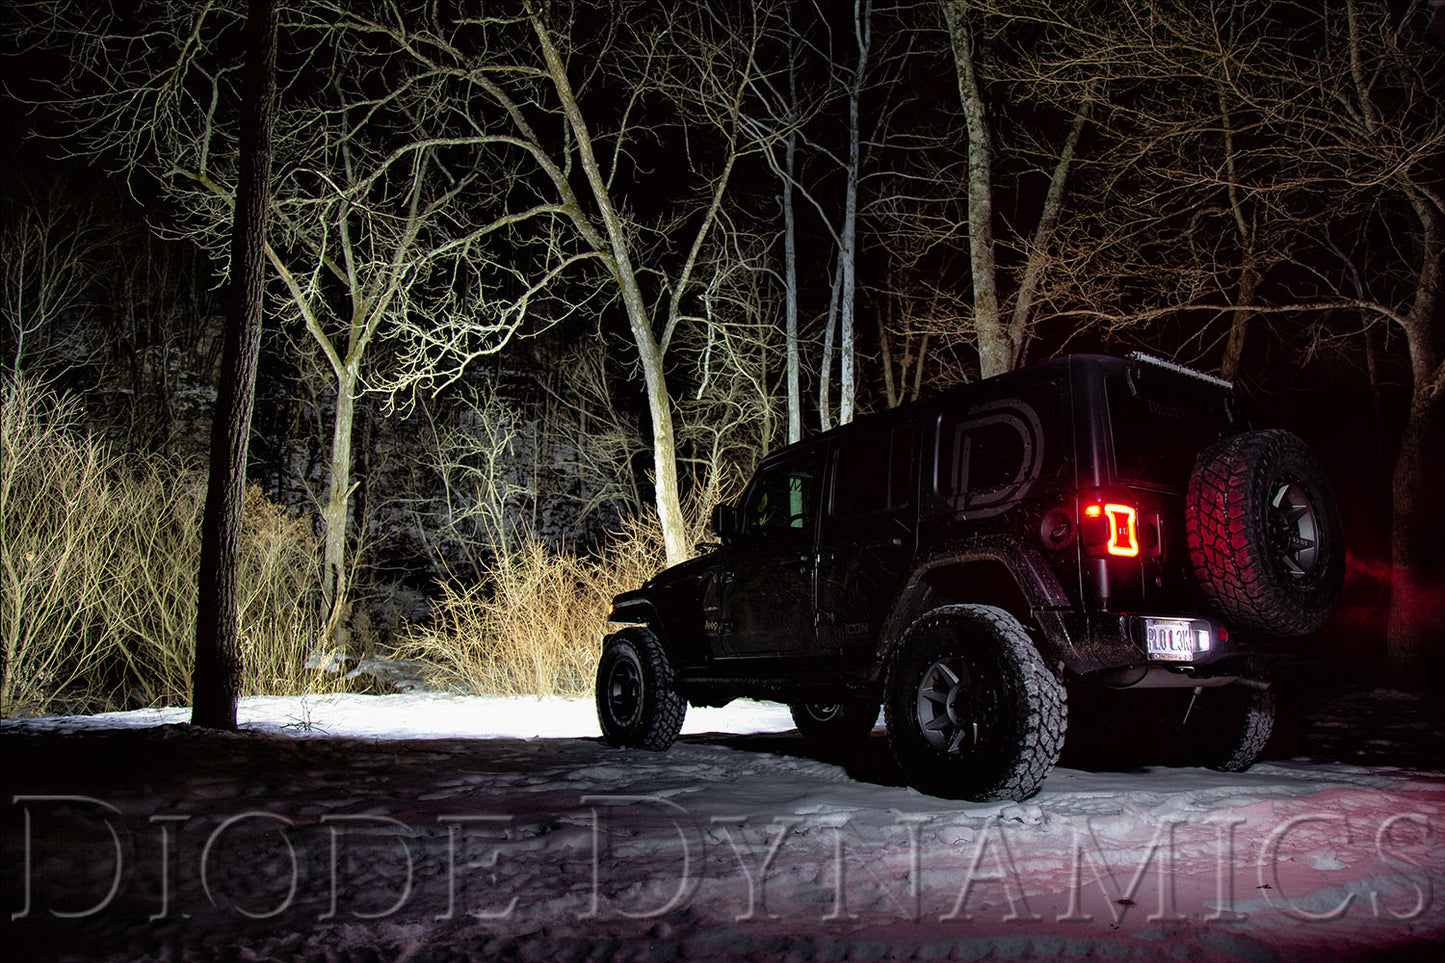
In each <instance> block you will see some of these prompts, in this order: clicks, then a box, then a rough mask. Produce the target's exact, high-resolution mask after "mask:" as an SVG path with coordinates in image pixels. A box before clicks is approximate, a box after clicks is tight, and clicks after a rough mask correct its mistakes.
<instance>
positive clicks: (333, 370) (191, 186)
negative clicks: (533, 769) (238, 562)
mask: <svg viewBox="0 0 1445 963" xmlns="http://www.w3.org/2000/svg"><path fill="white" fill-rule="evenodd" d="M385 12H386V13H387V14H388V16H389V17H390V18H391V19H383V20H369V19H365V18H363V17H361V16H359V15H355V14H353V12H352V11H351V10H350V9H349V8H343V7H340V6H337V5H330V4H324V3H315V4H302V5H297V6H288V7H284V8H283V9H282V15H281V23H282V28H281V34H280V42H281V44H282V46H283V51H284V56H283V57H282V58H281V60H280V63H281V66H280V68H279V75H278V107H277V115H276V122H275V132H274V145H275V146H274V153H275V157H276V174H275V177H274V183H273V185H272V188H273V195H274V196H273V205H272V211H273V217H272V220H271V224H270V227H269V229H268V233H267V243H266V247H265V251H266V255H267V259H268V260H269V262H270V265H271V268H272V270H273V272H274V276H276V277H277V278H279V281H280V285H281V290H282V292H283V297H282V298H281V299H279V301H278V304H279V305H280V308H281V315H282V320H283V321H285V322H288V324H290V325H295V326H297V327H299V328H300V329H301V330H304V331H305V332H306V335H305V338H306V339H307V341H309V343H310V345H311V347H312V349H313V350H314V351H315V352H316V353H317V354H318V355H319V356H320V358H321V359H322V361H323V366H324V368H325V369H326V370H327V371H329V373H330V379H331V388H330V392H329V394H330V396H331V397H330V402H329V403H330V407H331V409H332V418H331V425H332V429H331V442H330V459H329V470H328V472H327V492H326V494H325V495H324V496H323V497H322V499H321V504H320V514H321V517H322V519H323V521H324V525H325V547H324V562H325V575H324V583H323V590H324V595H325V601H326V604H327V607H328V610H329V611H330V612H331V615H332V620H331V621H332V624H333V627H334V629H335V630H336V632H337V634H338V641H339V642H341V643H342V644H343V645H344V644H345V627H346V599H347V572H348V565H347V556H348V522H349V519H350V514H351V512H350V503H351V497H352V492H353V487H354V486H353V482H352V479H351V466H352V434H353V427H354V421H355V406H356V403H357V399H358V397H359V396H360V394H361V392H362V390H363V387H364V384H365V381H364V379H365V377H366V365H367V362H368V359H369V358H370V349H371V347H372V345H373V344H374V342H375V341H376V339H377V338H378V337H384V336H388V335H392V334H395V335H396V336H398V337H405V336H407V335H408V334H409V333H410V334H414V333H415V332H416V331H417V330H418V328H417V326H416V325H415V324H414V322H415V320H416V319H417V318H420V317H427V318H432V319H434V324H433V326H434V327H435V328H437V329H445V328H446V327H447V326H448V325H453V326H454V325H455V320H456V318H457V317H458V316H459V315H466V316H467V327H466V341H465V345H464V346H463V347H464V350H465V351H467V352H468V353H469V354H470V355H477V354H483V353H488V352H492V351H496V350H498V349H499V348H500V347H501V346H503V345H505V344H506V343H507V341H508V340H509V338H510V336H511V334H512V333H513V332H514V331H515V330H516V329H517V327H518V326H520V325H521V324H522V323H523V322H524V321H525V320H526V307H527V304H528V291H527V289H526V285H525V284H523V285H520V286H519V285H517V284H511V285H510V286H509V284H508V282H509V281H513V280H515V278H514V276H513V272H512V268H511V267H510V266H509V265H502V266H499V265H498V264H497V262H496V260H495V259H494V258H493V257H491V256H490V254H491V252H490V251H489V250H488V249H487V247H486V245H485V244H484V243H483V242H484V240H485V239H486V238H488V237H490V236H492V235H496V234H498V233H499V232H500V233H502V234H505V233H506V232H509V231H512V230H514V229H516V227H517V226H518V225H519V224H520V223H521V222H523V221H526V220H528V219H529V218H538V219H544V220H545V219H547V218H551V217H555V216H556V215H558V213H559V212H558V210H557V207H556V205H552V206H543V207H541V208H538V209H530V210H524V211H521V212H513V211H506V212H504V213H503V214H501V215H499V216H497V217H495V218H490V219H487V218H483V219H482V220H481V221H478V220H476V218H475V215H476V213H477V212H479V211H481V212H485V211H486V210H487V209H488V207H489V205H490V206H491V207H495V206H496V205H495V203H494V202H495V199H496V197H497V193H498V191H499V190H504V188H501V187H499V186H498V185H499V184H505V181H506V177H507V174H508V172H507V171H505V170H503V171H491V170H488V169H487V168H486V165H485V164H482V163H481V162H479V160H478V158H477V151H478V150H479V148H480V146H481V144H482V143H483V141H482V140H481V139H479V138H478V137H477V136H476V134H475V131H474V130H472V129H471V128H470V127H461V128H458V127H457V126H456V124H457V121H458V112H457V111H456V110H454V109H450V108H449V104H450V101H451V98H452V97H453V96H454V95H455V94H456V91H455V89H453V88H454V85H455V84H456V83H457V79H456V78H455V77H454V76H451V75H449V74H447V73H446V72H444V71H432V70H431V69H430V66H429V65H428V64H426V63H424V62H421V61H419V60H418V58H416V57H412V56H405V57H397V56H396V51H395V50H394V49H392V48H389V47H388V46H387V45H386V43H379V42H378V38H382V39H386V40H390V41H391V42H393V43H395V42H397V41H399V40H400V41H403V42H404V41H405V40H406V38H408V37H409V36H411V34H412V31H413V29H414V28H413V26H412V24H411V23H410V21H409V20H407V19H403V14H402V13H401V12H400V11H398V10H396V9H389V10H387V11H385ZM17 15H18V17H19V18H20V19H21V20H22V23H23V30H24V31H25V33H24V36H25V41H26V42H27V43H28V44H29V45H31V46H32V47H34V48H37V49H51V50H57V51H64V52H66V53H67V54H68V57H67V60H66V62H67V64H68V68H67V70H66V71H65V72H64V73H63V74H62V75H61V76H59V77H58V78H55V79H54V87H53V89H52V90H51V91H50V92H49V94H48V96H46V97H45V98H44V99H45V100H46V101H47V102H49V103H50V104H52V105H54V106H57V107H59V108H60V112H61V113H60V116H61V117H62V118H63V119H65V120H67V121H68V122H69V127H68V129H67V130H66V131H65V133H64V134H63V135H62V137H63V143H64V144H65V145H66V146H67V147H69V148H70V149H71V150H73V151H75V152H76V153H79V154H83V155H85V156H88V157H94V158H98V159H101V160H104V161H105V162H107V163H110V164H113V165H115V166H116V167H118V168H119V169H120V170H121V171H122V172H123V173H124V174H126V175H127V176H128V177H129V178H131V179H132V181H133V183H135V185H136V189H137V190H138V191H140V190H144V191H147V192H149V191H153V190H156V189H159V191H160V192H161V194H162V196H163V198H164V201H165V204H166V211H167V216H166V217H165V218H164V219H163V220H162V221H161V222H160V223H159V224H158V226H159V227H160V228H161V229H162V230H163V232H164V233H166V234H167V235H171V236H177V237H182V238H185V239H188V240H191V241H194V242H196V243H198V244H201V245H202V246H204V247H205V248H206V249H208V250H209V251H210V252H211V253H212V254H213V256H214V257H215V259H216V260H217V262H218V263H225V251H226V245H227V242H228V233H229V224H230V221H231V216H232V209H233V206H234V203H235V182H236V156H237V149H236V144H237V136H238V135H237V124H238V119H239V111H238V105H239V95H238V92H237V90H236V75H237V71H238V63H237V57H238V47H237V44H236V43H235V42H234V40H233V39H232V38H233V37H234V35H235V34H236V33H237V32H238V31H239V30H240V29H241V24H242V21H243V18H242V16H241V13H240V11H239V10H238V5H237V3H236V0H229V2H218V3H207V4H200V3H197V4H193V5H184V4H181V5H170V4H155V5H146V6H145V7H144V8H143V9H142V10H140V11H139V12H136V13H135V14H134V15H133V16H132V15H126V16H122V15H119V14H115V13H111V12H108V11H106V10H104V9H99V10H96V9H79V8H64V9H63V10H59V11H57V10H56V9H54V8H53V7H51V5H49V4H35V5H22V6H19V7H17ZM443 26H450V27H455V25H454V24H452V25H439V24H437V23H432V24H431V27H432V28H433V32H434V33H437V32H440V31H441V30H442V27H443ZM493 175H495V176H493ZM506 246H507V248H508V250H509V256H510V253H511V252H512V251H515V249H516V248H518V247H525V245H521V244H519V243H518V242H517V241H516V240H514V239H509V242H508V244H507V245H506ZM537 251H540V253H537V256H538V257H539V258H542V259H543V260H545V259H546V257H547V256H548V252H547V250H546V247H545V244H540V245H538V246H534V247H532V248H526V254H528V255H532V254H534V253H536V252H537ZM425 330H427V332H428V333H427V335H426V337H431V334H430V329H429V328H428V329H425ZM410 343H411V345H412V350H411V352H410V354H408V355H407V356H406V357H405V358H404V361H405V363H406V364H407V365H408V370H410V371H414V370H415V369H416V367H417V366H419V365H422V364H425V363H426V362H427V361H428V360H429V355H428V353H427V347H428V345H429V343H430V342H428V341H427V340H426V338H422V339H419V340H418V339H417V338H413V339H412V341H411V342H410ZM447 343H448V345H449V347H456V346H457V345H458V343H459V342H458V339H456V338H454V337H450V336H448V338H447Z"/></svg>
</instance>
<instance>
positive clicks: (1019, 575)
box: [876, 535, 1073, 666]
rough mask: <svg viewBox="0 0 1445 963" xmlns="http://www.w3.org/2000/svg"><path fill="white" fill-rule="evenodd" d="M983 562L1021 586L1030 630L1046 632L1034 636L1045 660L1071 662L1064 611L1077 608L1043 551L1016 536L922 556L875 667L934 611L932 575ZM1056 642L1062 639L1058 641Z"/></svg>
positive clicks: (893, 612)
mask: <svg viewBox="0 0 1445 963" xmlns="http://www.w3.org/2000/svg"><path fill="white" fill-rule="evenodd" d="M980 562H983V563H990V564H994V565H997V566H999V567H1000V568H1002V569H1003V570H1004V571H1006V572H1007V573H1008V575H1009V577H1010V578H1011V579H1013V581H1014V584H1015V585H1017V586H1018V588H1019V592H1020V594H1021V595H1022V596H1023V597H1024V599H1025V600H1026V601H1027V602H1028V605H1029V609H1030V611H1029V612H1028V613H1027V615H1028V616H1029V618H1028V619H1026V620H1024V621H1025V625H1026V627H1027V625H1028V623H1029V622H1033V623H1034V624H1038V625H1042V626H1043V627H1044V628H1045V629H1046V631H1044V632H1042V633H1038V632H1030V633H1029V635H1030V637H1031V638H1032V639H1033V641H1034V644H1035V646H1036V647H1037V648H1038V649H1039V654H1040V655H1042V656H1043V657H1044V659H1045V661H1047V662H1049V663H1050V664H1054V663H1057V662H1068V661H1069V659H1068V658H1067V654H1066V653H1065V651H1063V650H1065V649H1072V648H1073V644H1072V640H1071V639H1070V637H1069V633H1068V628H1067V626H1066V625H1065V623H1064V620H1063V618H1062V613H1063V612H1064V611H1066V610H1071V609H1072V608H1073V604H1072V603H1071V602H1070V600H1069V596H1068V593H1067V592H1065V591H1064V587H1063V585H1062V584H1061V583H1060V582H1059V579H1058V576H1056V575H1055V574H1054V572H1053V570H1052V569H1051V568H1050V567H1049V565H1048V562H1047V561H1046V560H1045V558H1044V556H1043V553H1042V552H1040V551H1039V550H1038V549H1036V548H1034V547H1033V546H1031V545H1028V544H1027V543H1025V542H1024V541H1022V540H1021V539H1018V538H1015V537H1012V536H1007V535H993V536H985V537H983V538H977V539H969V540H967V541H962V542H952V543H948V544H945V545H940V546H936V547H934V548H932V549H930V550H929V551H927V552H925V553H924V554H922V555H920V556H919V558H918V561H917V563H916V564H915V565H914V566H913V573H912V574H911V575H910V576H909V578H908V581H907V583H905V584H904V586H903V589H902V590H901V591H900V592H899V593H898V598H897V599H896V600H895V601H894V603H893V606H892V608H891V609H890V610H889V612H888V616H887V618H886V619H885V620H884V622H883V630H882V632H881V633H880V636H879V640H878V658H877V660H876V664H878V665H880V666H883V665H887V664H888V660H889V659H890V658H891V657H892V654H893V649H894V648H895V647H896V646H897V644H898V640H899V638H901V637H902V635H903V631H904V630H905V629H907V628H908V626H909V625H910V624H912V622H913V620H914V619H916V618H918V617H919V616H920V615H922V614H923V613H924V612H926V611H928V610H929V609H931V608H934V607H935V606H934V605H931V604H928V597H929V595H930V594H931V593H932V591H933V590H932V588H931V587H930V586H929V585H928V584H927V579H928V576H929V574H930V573H932V572H935V571H937V570H939V569H942V568H947V567H949V566H952V565H969V564H976V563H980ZM948 601H951V600H940V602H939V603H938V604H947V602H948ZM970 601H972V600H970ZM1019 614H1023V613H1019ZM1055 640H1059V641H1058V642H1057V643H1056V641H1055Z"/></svg>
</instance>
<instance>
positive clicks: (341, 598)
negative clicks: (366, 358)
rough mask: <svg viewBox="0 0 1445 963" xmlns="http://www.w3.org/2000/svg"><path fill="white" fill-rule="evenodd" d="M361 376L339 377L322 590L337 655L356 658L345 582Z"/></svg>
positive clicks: (348, 370)
mask: <svg viewBox="0 0 1445 963" xmlns="http://www.w3.org/2000/svg"><path fill="white" fill-rule="evenodd" d="M359 374H360V372H359V371H358V369H357V367H356V366H354V365H349V366H346V367H343V368H342V369H341V370H340V371H339V372H337V375H336V417H335V419H334V421H333V422H332V431H331V480H330V483H329V486H328V491H327V498H326V504H325V505H324V506H323V507H322V509H321V519H322V522H323V524H324V525H325V528H326V542H325V547H324V549H323V553H322V557H321V561H322V573H321V590H322V602H323V604H324V605H325V608H326V615H327V620H328V624H329V626H330V632H329V635H330V638H331V645H332V648H333V649H334V651H336V652H337V653H339V654H341V655H343V656H346V657H353V656H355V655H357V653H353V652H351V651H350V644H351V633H350V628H349V626H350V618H349V616H350V612H349V611H348V609H349V605H348V598H347V591H348V586H347V578H346V534H347V523H348V521H349V520H350V515H351V436H352V433H353V432H352V429H353V427H354V425H355V419H356V384H357V378H358V376H359Z"/></svg>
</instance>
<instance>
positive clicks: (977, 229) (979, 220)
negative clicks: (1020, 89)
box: [943, 0, 1014, 378]
mask: <svg viewBox="0 0 1445 963" xmlns="http://www.w3.org/2000/svg"><path fill="white" fill-rule="evenodd" d="M968 8H969V4H968V3H966V2H965V0H944V2H943V16H944V20H945V21H946V22H947V24H948V36H949V41H950V42H951V44H952V47H953V63H954V68H955V69H956V70H957V72H958V95H959V100H960V101H961V102H962V104H963V114H964V120H965V123H966V124H967V127H968V254H969V264H970V265H971V267H972V273H973V324H974V331H975V333H976V335H977V337H978V367H979V376H980V377H983V378H991V377H993V376H994V375H998V374H1003V373H1004V372H1005V371H1008V370H1009V368H1010V367H1012V365H1013V357H1014V346H1013V345H1012V344H1010V343H1009V337H1008V332H1007V331H1006V330H1005V329H1004V325H1003V320H1002V318H1001V317H1000V315H999V306H998V275H997V270H996V267H995V261H994V243H993V141H992V138H991V137H990V136H989V129H988V118H987V117H986V116H985V112H984V104H983V94H982V92H981V91H980V90H979V87H978V75H977V72H976V71H975V70H974V64H973V48H972V37H971V36H970V35H969V29H968Z"/></svg>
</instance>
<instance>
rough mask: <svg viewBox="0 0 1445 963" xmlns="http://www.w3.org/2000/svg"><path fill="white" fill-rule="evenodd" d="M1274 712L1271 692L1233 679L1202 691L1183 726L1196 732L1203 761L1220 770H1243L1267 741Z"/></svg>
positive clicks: (1257, 755) (1271, 727) (1251, 762)
mask: <svg viewBox="0 0 1445 963" xmlns="http://www.w3.org/2000/svg"><path fill="white" fill-rule="evenodd" d="M1274 714H1275V701H1274V693H1273V692H1271V691H1270V690H1269V689H1264V688H1259V687H1256V686H1250V685H1245V684H1242V683H1236V684H1234V685H1229V686H1224V687H1222V688H1218V689H1205V690H1204V691H1203V692H1201V693H1200V694H1199V698H1198V700H1197V702H1196V704H1195V706H1194V708H1193V709H1192V710H1191V712H1190V717H1191V718H1190V720H1189V722H1188V724H1187V725H1186V729H1191V730H1193V731H1194V733H1195V734H1196V736H1195V744H1196V746H1197V747H1198V753H1199V761H1200V762H1202V763H1203V764H1204V765H1206V766H1208V767H1209V768H1210V769H1218V770H1219V771H1220V772H1244V771H1245V770H1246V769H1248V768H1249V767H1250V766H1252V765H1254V761H1255V760H1256V759H1258V758H1259V754H1260V753H1261V752H1263V751H1264V747H1265V744H1266V743H1267V742H1269V736H1270V733H1271V732H1273V731H1274Z"/></svg>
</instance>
